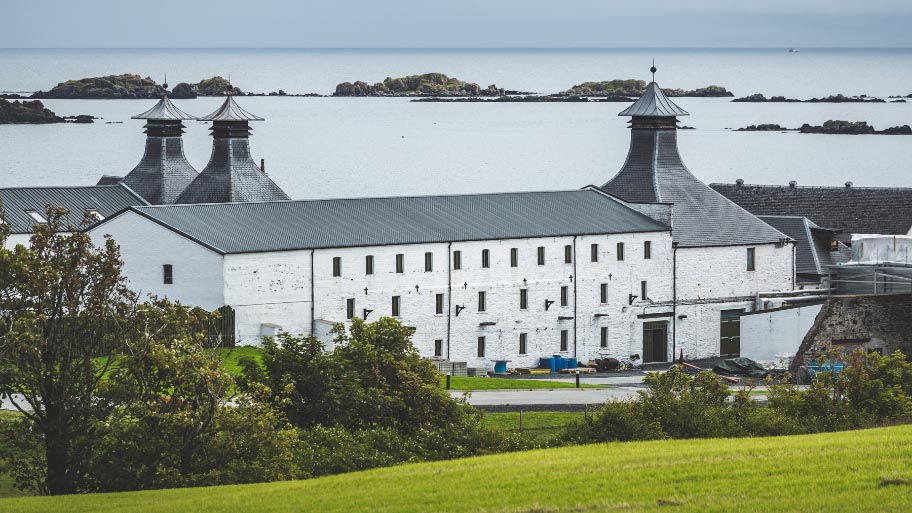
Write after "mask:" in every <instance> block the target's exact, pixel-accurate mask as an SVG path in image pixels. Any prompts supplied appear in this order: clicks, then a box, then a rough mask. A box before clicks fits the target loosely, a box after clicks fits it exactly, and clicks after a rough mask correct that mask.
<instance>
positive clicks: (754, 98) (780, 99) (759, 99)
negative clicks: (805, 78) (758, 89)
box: [732, 93, 801, 103]
mask: <svg viewBox="0 0 912 513" xmlns="http://www.w3.org/2000/svg"><path fill="white" fill-rule="evenodd" d="M732 101H733V102H744V103H798V102H801V100H796V99H794V98H786V97H785V96H773V97H770V98H767V97H766V96H764V95H762V94H760V93H757V94H752V95H749V96H745V97H743V98H735V99H734V100H732Z"/></svg>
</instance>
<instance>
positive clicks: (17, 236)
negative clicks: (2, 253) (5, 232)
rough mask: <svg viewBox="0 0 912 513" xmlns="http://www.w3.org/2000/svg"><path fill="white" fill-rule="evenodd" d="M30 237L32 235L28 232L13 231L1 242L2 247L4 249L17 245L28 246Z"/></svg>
mask: <svg viewBox="0 0 912 513" xmlns="http://www.w3.org/2000/svg"><path fill="white" fill-rule="evenodd" d="M31 238H32V235H31V234H30V233H13V234H10V236H9V237H7V238H6V242H5V243H4V244H3V247H4V248H6V249H13V248H15V247H16V246H19V245H22V246H25V247H28V246H29V243H30V240H31Z"/></svg>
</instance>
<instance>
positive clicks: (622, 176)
mask: <svg viewBox="0 0 912 513" xmlns="http://www.w3.org/2000/svg"><path fill="white" fill-rule="evenodd" d="M602 190H604V191H606V192H608V193H610V194H613V195H615V196H618V197H620V198H622V199H624V200H625V201H629V202H634V203H673V204H674V206H673V207H672V226H673V227H674V232H673V233H672V235H673V238H674V240H675V241H676V242H677V243H678V244H679V246H680V247H705V246H740V245H750V244H766V243H773V242H779V241H780V240H781V239H784V238H786V236H785V235H784V234H782V233H781V232H779V231H778V230H776V229H775V228H773V227H771V226H769V225H768V224H766V223H764V222H763V221H761V220H760V219H757V218H756V217H755V216H754V215H752V214H751V213H750V212H748V211H746V210H744V209H743V208H741V207H739V206H738V205H736V204H735V203H734V202H732V201H729V200H728V199H726V198H725V197H724V196H722V195H721V194H719V193H718V192H716V191H714V190H712V189H711V188H709V187H708V186H707V185H706V184H704V183H703V182H701V181H700V180H699V179H697V177H695V176H694V175H693V174H691V172H690V171H689V170H688V169H687V167H686V166H685V165H684V162H683V161H682V160H681V156H680V154H679V153H678V142H677V130H675V129H674V128H666V129H644V128H633V129H631V131H630V150H629V153H628V154H627V161H626V162H625V163H624V166H623V167H622V168H621V170H620V171H619V172H618V174H617V175H615V176H614V178H612V179H611V180H609V181H608V182H607V183H605V184H604V185H602Z"/></svg>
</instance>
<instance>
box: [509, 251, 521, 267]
mask: <svg viewBox="0 0 912 513" xmlns="http://www.w3.org/2000/svg"><path fill="white" fill-rule="evenodd" d="M517 266H519V249H517V248H510V267H517Z"/></svg>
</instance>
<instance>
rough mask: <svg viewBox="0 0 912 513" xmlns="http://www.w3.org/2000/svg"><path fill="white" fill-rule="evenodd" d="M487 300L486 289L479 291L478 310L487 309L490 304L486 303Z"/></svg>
mask: <svg viewBox="0 0 912 513" xmlns="http://www.w3.org/2000/svg"><path fill="white" fill-rule="evenodd" d="M486 300H487V293H485V292H484V291H479V292H478V311H479V312H484V311H486V310H487V308H488V306H487V304H486V303H487V301H486Z"/></svg>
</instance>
